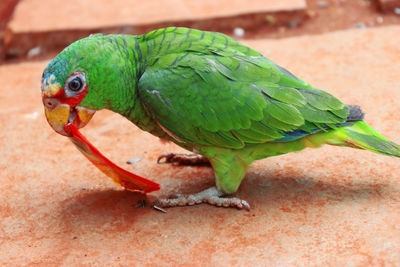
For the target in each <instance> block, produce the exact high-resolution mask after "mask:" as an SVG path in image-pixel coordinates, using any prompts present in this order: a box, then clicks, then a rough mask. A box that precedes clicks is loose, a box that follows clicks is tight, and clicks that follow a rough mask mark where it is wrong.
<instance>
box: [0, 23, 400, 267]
mask: <svg viewBox="0 0 400 267" xmlns="http://www.w3.org/2000/svg"><path fill="white" fill-rule="evenodd" d="M399 36H400V27H398V26H392V27H381V28H377V29H365V30H361V29H358V30H350V31H345V32H336V33H330V34H323V35H316V36H304V37H296V38H289V39H282V40H257V41H246V43H247V44H248V45H250V46H251V47H253V48H255V49H257V50H259V51H262V52H263V53H264V54H265V55H266V56H268V57H270V58H271V59H273V60H275V61H276V62H277V63H279V64H280V65H282V66H285V67H287V68H288V69H289V70H291V71H292V72H294V73H296V74H297V75H299V76H300V77H302V78H303V79H305V80H306V81H308V82H310V83H312V84H313V85H314V86H316V87H318V88H324V89H326V90H327V91H329V92H331V93H333V94H335V95H336V96H338V97H340V98H341V99H342V100H343V101H345V102H346V103H351V104H359V105H361V106H362V107H363V109H364V110H365V112H366V113H367V117H366V121H367V123H369V124H370V125H372V126H373V127H374V128H375V129H376V130H378V131H379V132H381V133H382V134H384V135H385V136H387V137H388V138H390V139H392V140H393V141H396V142H397V143H400V136H399V132H400V123H399V114H400V104H399V101H398V99H400V82H399V76H398V74H399V73H400V47H399V45H398V44H399V41H400V39H399V38H400V37H399ZM46 64H47V61H46V62H45V61H42V62H35V63H23V64H14V65H12V64H6V65H3V66H0V83H1V85H2V86H1V87H0V96H1V97H0V107H1V108H0V125H1V128H2V130H1V132H0V148H1V149H0V181H1V183H0V191H1V194H0V265H1V266H17V265H19V266H23V265H39V266H58V265H61V266H71V265H82V266H89V265H93V264H96V265H113V266H116V265H143V264H148V265H164V266H165V265H172V264H174V265H189V264H193V263H196V264H197V265H203V266H210V265H217V266H218V265H219V266H226V265H227V264H229V265H250V266H256V265H258V266H259V265H267V266H271V265H279V266H286V265H298V266H326V265H336V266H346V265H347V266H369V265H372V266H383V265H385V266H396V265H398V264H399V262H400V226H399V223H398V222H399V221H400V159H398V158H390V157H385V156H381V155H376V154H373V153H370V152H366V151H359V150H353V149H349V148H339V147H328V146H325V147H323V148H321V149H318V150H311V149H309V150H305V151H303V152H300V153H295V154H288V155H284V156H280V157H275V158H271V159H265V160H261V161H258V162H256V163H255V164H253V167H252V168H251V169H250V171H249V172H248V174H247V178H246V179H245V181H244V182H243V184H242V186H241V188H240V190H239V192H238V196H239V197H241V198H244V199H246V200H248V201H249V203H250V204H251V205H252V210H251V211H250V212H246V211H238V210H234V209H223V208H215V207H211V206H208V205H200V206H195V207H185V208H174V209H169V210H168V213H166V214H163V213H160V212H157V211H154V210H152V209H150V208H149V207H147V208H138V207H136V204H137V201H138V200H139V199H141V198H142V196H141V195H139V194H134V193H129V192H124V191H122V190H121V189H120V188H118V187H117V186H115V185H114V184H113V183H112V182H111V180H110V179H109V178H107V177H105V176H104V175H103V174H101V173H100V172H99V171H98V170H97V169H95V168H94V167H93V166H92V165H91V164H90V163H89V162H88V161H87V160H86V159H85V158H84V157H83V156H82V155H81V154H80V153H79V152H78V151H77V150H76V149H75V147H74V146H73V145H72V144H71V143H70V142H69V140H68V139H67V138H65V137H63V136H60V135H58V134H56V133H55V132H54V131H53V130H52V129H51V128H50V127H49V126H48V125H47V123H46V121H45V119H44V115H43V111H42V103H41V99H40V76H41V72H42V70H43V68H44V67H45V65H46ZM83 132H84V134H85V135H86V136H87V137H88V139H89V140H90V141H92V142H93V143H94V144H95V145H97V147H98V148H99V149H100V150H101V151H103V152H104V154H105V155H107V156H108V157H109V158H110V159H112V160H113V161H114V162H116V163H117V164H119V165H120V166H123V167H125V168H127V169H128V170H131V171H134V172H136V173H137V174H139V175H143V176H144V177H147V178H150V179H152V180H154V181H157V182H159V183H160V184H161V187H162V189H161V191H158V192H156V193H153V194H151V195H149V196H148V197H149V199H150V200H154V199H155V197H158V196H167V195H169V194H171V193H174V192H177V191H179V192H196V191H199V190H201V189H204V188H206V187H208V186H211V185H212V184H213V183H214V180H213V174H212V171H211V170H210V169H208V168H194V167H173V166H168V165H157V164H156V163H155V161H156V158H157V156H158V155H159V154H161V153H162V152H174V151H182V150H180V149H179V148H177V147H176V146H175V145H173V144H166V145H165V144H162V143H160V142H158V141H157V139H156V138H154V137H152V136H151V135H149V134H147V133H144V132H141V131H140V130H139V129H137V128H136V127H135V126H133V125H131V124H130V123H129V122H128V121H126V120H125V119H123V118H120V117H119V116H118V115H115V114H112V113H110V112H106V111H102V112H99V113H98V114H96V115H95V117H94V119H93V121H92V122H91V123H89V125H88V126H86V128H84V129H83ZM133 157H140V158H142V160H141V161H139V162H137V163H135V164H134V165H126V164H125V161H126V160H127V159H129V158H133Z"/></svg>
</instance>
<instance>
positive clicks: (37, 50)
mask: <svg viewBox="0 0 400 267" xmlns="http://www.w3.org/2000/svg"><path fill="white" fill-rule="evenodd" d="M41 51H42V49H41V48H40V46H37V47H34V48H32V49H31V50H29V52H28V57H33V56H36V55H39V54H40V52H41Z"/></svg>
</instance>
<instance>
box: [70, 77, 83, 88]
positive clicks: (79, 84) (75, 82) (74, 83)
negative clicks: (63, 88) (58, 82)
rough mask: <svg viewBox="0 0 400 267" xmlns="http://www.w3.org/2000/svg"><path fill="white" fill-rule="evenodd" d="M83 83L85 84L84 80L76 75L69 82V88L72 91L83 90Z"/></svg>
mask: <svg viewBox="0 0 400 267" xmlns="http://www.w3.org/2000/svg"><path fill="white" fill-rule="evenodd" d="M82 85H83V83H82V80H81V79H80V78H79V77H76V78H75V79H73V80H72V81H70V82H69V83H68V88H69V89H70V90H71V91H79V90H81V88H82Z"/></svg>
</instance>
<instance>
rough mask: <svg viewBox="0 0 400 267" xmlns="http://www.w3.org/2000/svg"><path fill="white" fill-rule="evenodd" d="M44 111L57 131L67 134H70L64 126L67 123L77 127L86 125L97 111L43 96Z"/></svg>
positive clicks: (48, 120)
mask: <svg viewBox="0 0 400 267" xmlns="http://www.w3.org/2000/svg"><path fill="white" fill-rule="evenodd" d="M43 105H44V112H45V115H46V118H47V122H48V123H49V124H50V126H51V127H52V128H53V129H54V131H56V132H57V133H59V134H61V135H65V136H69V134H68V133H67V132H66V131H65V129H64V127H65V125H66V124H67V123H73V124H74V125H75V126H76V127H78V128H82V127H84V126H85V125H86V124H87V123H88V122H89V121H90V119H91V118H92V117H93V115H94V113H95V112H96V111H95V110H93V109H89V108H85V107H81V106H76V107H75V108H71V106H70V105H68V104H61V103H60V102H59V100H57V99H56V98H49V97H45V98H43Z"/></svg>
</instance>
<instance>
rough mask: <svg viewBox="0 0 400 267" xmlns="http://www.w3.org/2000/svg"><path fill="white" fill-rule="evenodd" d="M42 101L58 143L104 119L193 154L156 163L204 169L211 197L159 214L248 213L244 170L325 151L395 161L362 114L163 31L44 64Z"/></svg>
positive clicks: (168, 201)
mask: <svg viewBox="0 0 400 267" xmlns="http://www.w3.org/2000/svg"><path fill="white" fill-rule="evenodd" d="M41 96H42V101H43V105H44V110H45V116H46V118H47V121H48V123H49V124H50V126H51V127H52V128H53V129H54V130H55V131H56V132H57V133H59V134H61V135H64V136H69V135H70V134H69V132H67V131H66V130H65V125H67V124H68V123H69V124H73V125H74V126H76V128H82V127H84V126H85V125H87V124H88V122H89V121H90V120H91V118H92V117H93V115H94V114H95V112H96V111H97V110H102V109H108V110H111V111H113V112H116V113H119V114H120V115H122V116H123V117H125V118H127V119H128V120H129V121H131V122H132V123H134V124H135V125H136V126H137V127H139V128H140V129H141V130H144V131H147V132H149V133H151V134H152V135H154V136H156V137H159V138H161V139H162V140H167V141H171V142H174V143H175V144H177V145H178V146H180V147H182V148H184V149H186V150H188V151H190V152H192V154H189V155H185V154H174V153H169V154H168V153H167V154H163V155H161V156H160V157H159V159H158V161H160V160H161V159H165V161H166V162H169V163H182V164H184V165H185V164H196V163H200V164H204V163H205V162H206V163H209V164H210V165H211V167H212V168H213V171H214V175H215V185H214V186H213V187H211V188H208V189H206V190H203V191H201V192H198V193H193V194H176V195H173V196H171V197H169V198H160V199H158V200H156V201H155V202H154V203H153V205H155V206H156V205H157V207H175V206H187V205H194V204H200V203H208V204H211V205H215V206H219V207H235V208H238V209H250V205H249V203H248V202H247V201H246V200H243V199H239V198H237V197H235V196H234V193H235V192H236V191H237V190H238V188H239V185H240V184H241V182H242V180H243V179H244V178H245V174H246V171H247V170H248V169H249V168H250V165H251V163H252V162H254V161H256V160H260V159H264V158H268V157H272V156H278V155H282V154H286V153H289V152H297V151H300V150H303V149H305V148H318V147H321V146H322V145H324V144H329V145H334V146H345V147H350V148H356V149H363V150H369V151H372V152H375V153H380V154H384V155H388V156H394V157H400V146H399V145H398V144H396V143H394V142H392V141H390V140H388V139H386V138H385V137H383V136H382V135H381V134H379V133H378V132H376V131H375V130H374V129H373V128H372V127H370V126H369V125H368V124H367V123H365V122H364V121H363V119H364V116H365V113H364V112H363V111H362V109H361V107H360V106H358V105H347V104H344V103H343V102H342V101H340V100H339V99H338V98H336V97H335V96H333V95H332V94H330V93H327V92H325V91H323V90H321V89H317V88H315V87H313V86H312V85H310V84H309V83H307V82H305V81H303V80H302V79H301V78H299V77H297V76H295V75H294V74H292V73H291V72H289V71H288V70H286V69H285V68H283V67H281V66H279V65H278V64H276V63H274V62H273V61H272V60H270V59H268V58H267V57H265V56H263V55H262V54H261V53H259V52H257V51H255V50H253V49H252V48H250V47H248V46H246V45H243V44H241V43H240V42H238V41H237V40H235V39H233V38H231V37H229V36H227V35H225V34H222V33H218V32H211V31H201V30H197V29H191V28H184V27H168V28H162V29H157V30H154V31H151V32H148V33H146V34H142V35H123V34H109V35H105V34H101V33H99V34H93V35H90V36H89V37H86V38H83V39H80V40H78V41H75V42H74V43H72V44H70V45H69V46H68V47H66V48H65V49H64V50H63V51H62V52H60V53H59V54H58V55H57V56H56V57H55V58H54V59H53V60H52V61H51V62H50V63H49V64H48V66H47V67H46V68H45V70H44V72H43V75H42V79H41Z"/></svg>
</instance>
